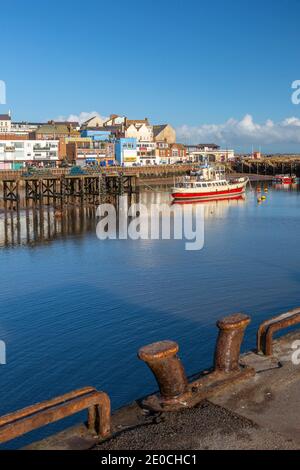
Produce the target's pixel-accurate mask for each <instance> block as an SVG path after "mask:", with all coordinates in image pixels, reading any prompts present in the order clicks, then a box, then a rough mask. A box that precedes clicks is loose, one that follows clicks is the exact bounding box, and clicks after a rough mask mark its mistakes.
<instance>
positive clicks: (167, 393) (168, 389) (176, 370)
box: [138, 341, 188, 401]
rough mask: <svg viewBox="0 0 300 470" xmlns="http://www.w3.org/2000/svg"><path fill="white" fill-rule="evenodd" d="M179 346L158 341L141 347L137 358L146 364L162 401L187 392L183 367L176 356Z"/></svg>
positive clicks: (169, 342)
mask: <svg viewBox="0 0 300 470" xmlns="http://www.w3.org/2000/svg"><path fill="white" fill-rule="evenodd" d="M178 350H179V346H178V344H177V343H175V342H174V341H159V342H157V343H153V344H149V345H147V346H144V347H142V348H141V349H140V350H139V352H138V357H139V358H140V359H141V360H142V361H144V362H146V364H147V365H148V366H149V367H150V369H151V371H152V372H153V374H154V376H155V378H156V380H157V383H158V385H159V390H160V394H161V397H162V399H163V400H165V401H168V400H173V399H175V398H177V397H178V396H180V395H181V394H183V393H184V392H185V391H186V390H187V386H188V381H187V378H186V375H185V371H184V367H183V365H182V363H181V361H180V359H179V358H178V356H177V352H178Z"/></svg>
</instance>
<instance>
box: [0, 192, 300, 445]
mask: <svg viewBox="0 0 300 470" xmlns="http://www.w3.org/2000/svg"><path fill="white" fill-rule="evenodd" d="M299 195H300V193H299V192H298V191H297V189H294V190H292V191H285V190H276V189H272V190H271V191H269V193H268V196H267V200H266V201H265V202H263V203H262V204H261V205H258V204H257V202H256V194H255V193H254V192H251V191H249V192H248V193H247V196H246V200H245V201H243V200H242V201H234V200H232V201H223V202H222V201H219V202H213V203H207V204H205V244H204V248H203V249H202V250H201V251H185V250H184V241H102V242H100V241H99V240H98V239H97V238H96V235H95V225H96V221H95V218H94V217H93V213H92V211H90V212H85V213H84V214H82V213H81V212H80V211H79V210H77V211H75V213H73V214H69V216H68V217H65V218H64V219H63V220H55V219H54V218H53V215H52V214H51V213H48V212H46V213H42V214H38V215H35V216H32V214H30V217H29V219H27V223H26V218H25V217H24V216H23V215H21V217H20V219H19V220H17V217H16V215H14V217H13V219H8V220H6V223H4V216H3V214H2V215H1V219H0V247H1V248H0V253H1V265H0V270H1V288H0V300H1V303H0V305H1V316H0V339H2V340H4V341H5V342H6V345H7V365H5V366H0V415H2V414H4V413H7V412H9V411H12V410H15V409H18V408H21V407H24V406H27V405H29V404H32V403H34V402H37V401H41V400H45V399H47V398H50V397H53V396H56V395H59V394H63V393H66V392H67V391H70V390H72V389H75V388H78V387H82V386H85V385H92V386H95V387H97V388H98V389H100V390H101V389H103V390H105V391H107V392H108V393H109V395H110V397H111V399H112V405H113V408H117V407H119V406H121V405H123V404H125V403H128V402H130V401H131V400H133V399H135V398H137V397H140V396H142V395H144V394H146V393H148V392H151V391H153V390H154V389H156V384H155V382H154V379H153V378H152V376H151V374H150V372H149V370H148V369H147V367H146V366H145V364H144V363H142V362H141V361H139V360H138V359H137V357H136V353H137V350H138V348H139V347H140V346H142V345H144V344H147V343H150V342H153V341H157V340H160V339H174V340H175V341H178V342H179V344H180V356H181V358H182V359H183V362H184V365H185V367H186V370H187V373H188V374H192V373H195V372H197V371H200V370H201V369H203V368H205V367H207V366H210V365H211V364H212V357H213V349H214V344H215V339H216V328H215V322H216V320H217V319H218V318H220V317H222V316H224V315H227V314H231V313H233V312H237V311H243V312H245V313H247V314H249V315H251V317H252V323H251V325H250V327H249V328H248V331H247V335H246V339H245V342H244V346H243V347H244V349H247V348H249V347H253V346H254V344H255V331H256V329H257V326H258V324H259V323H260V322H261V321H262V320H263V319H264V318H266V317H269V316H270V315H274V314H277V313H280V312H281V311H284V310H285V309H289V308H291V307H295V306H299V304H300V298H299V288H300V272H299V266H300V250H299V238H298V236H299V233H300V197H299ZM160 198H161V199H164V198H166V194H163V193H161V194H151V193H148V194H145V195H143V200H144V201H148V202H149V201H150V200H154V199H155V200H159V199H160ZM41 221H43V224H41ZM12 244H14V245H13V246H12ZM80 420H82V416H76V417H75V418H72V419H71V420H68V421H67V422H66V423H59V424H55V425H52V426H51V427H50V429H46V430H44V431H37V432H34V433H32V435H29V436H27V437H26V438H22V439H19V440H18V441H16V442H15V443H14V444H12V443H11V444H9V446H8V447H10V448H11V447H13V446H20V445H24V444H25V443H28V442H29V441H30V440H31V439H37V438H40V437H42V436H45V435H46V434H47V433H49V432H53V431H54V430H57V429H61V427H62V426H64V425H66V424H70V423H74V422H78V421H80Z"/></svg>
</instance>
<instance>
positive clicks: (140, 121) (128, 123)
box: [126, 118, 149, 127]
mask: <svg viewBox="0 0 300 470" xmlns="http://www.w3.org/2000/svg"><path fill="white" fill-rule="evenodd" d="M132 124H133V125H134V126H135V125H136V124H146V126H149V121H148V119H147V118H145V119H126V127H129V126H131V125H132Z"/></svg>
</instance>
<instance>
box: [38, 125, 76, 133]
mask: <svg viewBox="0 0 300 470" xmlns="http://www.w3.org/2000/svg"><path fill="white" fill-rule="evenodd" d="M70 127H72V126H70V125H69V126H68V125H66V124H43V125H42V126H40V127H38V128H37V129H36V133H37V134H70Z"/></svg>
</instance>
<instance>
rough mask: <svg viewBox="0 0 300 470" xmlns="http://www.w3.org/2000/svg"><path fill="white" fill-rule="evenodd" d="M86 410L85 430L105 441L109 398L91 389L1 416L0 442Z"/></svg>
mask: <svg viewBox="0 0 300 470" xmlns="http://www.w3.org/2000/svg"><path fill="white" fill-rule="evenodd" d="M85 409H88V410H89V413H88V428H89V429H90V430H91V431H93V432H96V434H97V435H98V436H99V437H101V438H105V437H108V436H109V435H110V432H111V431H110V426H111V411H110V399H109V397H108V395H107V394H106V393H104V392H99V391H97V390H96V389H95V388H93V387H85V388H82V389H80V390H75V391H73V392H70V393H67V394H65V395H62V396H60V397H57V398H54V399H52V400H47V401H44V402H42V403H37V404H35V405H32V406H29V407H27V408H24V409H22V410H19V411H16V412H14V413H10V414H7V415H5V416H2V417H0V443H2V442H7V441H10V440H11V439H15V438H16V437H19V436H22V435H23V434H26V433H28V432H30V431H33V430H34V429H37V428H40V427H43V426H46V425H47V424H50V423H53V422H55V421H58V420H60V419H63V418H66V417H67V416H71V415H73V414H75V413H78V412H79V411H82V410H85Z"/></svg>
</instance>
